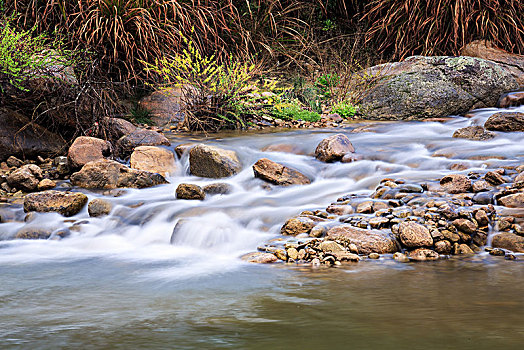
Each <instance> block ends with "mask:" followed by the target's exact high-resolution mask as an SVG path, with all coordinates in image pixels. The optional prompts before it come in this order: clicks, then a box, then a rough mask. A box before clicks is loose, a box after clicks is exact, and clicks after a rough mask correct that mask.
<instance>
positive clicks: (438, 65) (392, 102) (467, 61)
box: [361, 56, 519, 120]
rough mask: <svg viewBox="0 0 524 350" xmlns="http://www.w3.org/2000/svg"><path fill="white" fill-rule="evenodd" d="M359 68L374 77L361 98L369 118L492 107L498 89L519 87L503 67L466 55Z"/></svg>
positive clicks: (416, 58)
mask: <svg viewBox="0 0 524 350" xmlns="http://www.w3.org/2000/svg"><path fill="white" fill-rule="evenodd" d="M364 72H365V73H366V74H367V76H368V77H369V76H372V77H373V78H372V80H374V81H375V84H374V83H370V85H371V86H372V87H371V88H370V89H369V91H367V92H366V93H365V95H364V97H363V98H362V100H361V111H362V113H364V115H365V116H366V117H367V118H369V119H382V120H384V119H387V120H397V119H403V120H413V119H422V118H437V117H444V116H448V115H458V114H463V113H466V112H468V111H469V110H471V109H475V108H483V107H494V106H496V105H497V101H498V100H499V98H500V96H501V95H502V94H503V93H505V92H509V91H512V90H516V89H518V88H519V84H518V83H517V81H516V79H515V78H514V76H513V75H512V74H511V73H510V72H509V71H508V70H506V69H504V67H502V66H500V65H499V64H497V63H495V62H492V61H488V60H484V59H481V58H474V57H466V56H460V57H448V56H436V57H425V56H414V57H409V58H407V59H406V60H405V61H403V62H395V63H386V64H382V65H379V66H375V67H371V68H369V69H367V70H365V71H364ZM366 79H369V78H366Z"/></svg>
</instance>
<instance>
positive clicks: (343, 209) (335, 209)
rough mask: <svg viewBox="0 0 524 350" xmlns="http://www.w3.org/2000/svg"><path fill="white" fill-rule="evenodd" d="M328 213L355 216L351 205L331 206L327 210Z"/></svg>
mask: <svg viewBox="0 0 524 350" xmlns="http://www.w3.org/2000/svg"><path fill="white" fill-rule="evenodd" d="M326 211H327V212H328V213H330V214H335V215H345V214H353V212H354V210H353V207H352V206H351V205H338V204H331V205H330V206H329V207H327V208H326Z"/></svg>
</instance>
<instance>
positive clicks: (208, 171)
mask: <svg viewBox="0 0 524 350" xmlns="http://www.w3.org/2000/svg"><path fill="white" fill-rule="evenodd" d="M241 169H242V164H241V163H240V160H239V159H238V156H237V154H236V152H235V151H229V150H225V149H221V148H218V147H214V146H208V145H203V144H199V145H196V146H194V147H193V148H192V149H191V151H189V171H190V172H191V174H192V175H195V176H200V177H208V178H214V179H218V178H223V177H229V176H233V175H235V174H237V173H238V172H239V171H240V170H241Z"/></svg>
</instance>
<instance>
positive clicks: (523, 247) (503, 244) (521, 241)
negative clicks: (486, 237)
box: [491, 232, 524, 253]
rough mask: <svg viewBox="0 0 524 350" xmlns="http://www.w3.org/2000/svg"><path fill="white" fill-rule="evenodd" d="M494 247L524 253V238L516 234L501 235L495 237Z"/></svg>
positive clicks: (504, 233)
mask: <svg viewBox="0 0 524 350" xmlns="http://www.w3.org/2000/svg"><path fill="white" fill-rule="evenodd" d="M491 245H492V246H493V247H496V248H503V249H508V250H511V251H512V252H515V253H524V237H523V236H519V235H516V234H514V233H506V232H503V233H499V234H497V235H495V236H493V241H492V243H491Z"/></svg>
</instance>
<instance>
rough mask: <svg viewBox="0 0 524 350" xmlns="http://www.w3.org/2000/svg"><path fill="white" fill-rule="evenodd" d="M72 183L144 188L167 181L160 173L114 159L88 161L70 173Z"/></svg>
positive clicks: (90, 185) (103, 186) (84, 186)
mask: <svg viewBox="0 0 524 350" xmlns="http://www.w3.org/2000/svg"><path fill="white" fill-rule="evenodd" d="M71 182H72V184H73V185H75V186H78V187H83V188H90V189H115V188H120V187H130V188H145V187H152V186H156V185H160V184H165V183H167V181H166V179H164V177H163V176H162V175H160V174H154V173H150V172H147V171H142V170H136V169H131V168H128V167H126V166H125V165H123V164H120V163H118V162H116V161H114V160H108V159H102V160H98V161H95V162H89V163H87V164H86V165H84V167H83V168H82V170H80V171H79V172H76V173H74V174H73V175H71Z"/></svg>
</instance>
